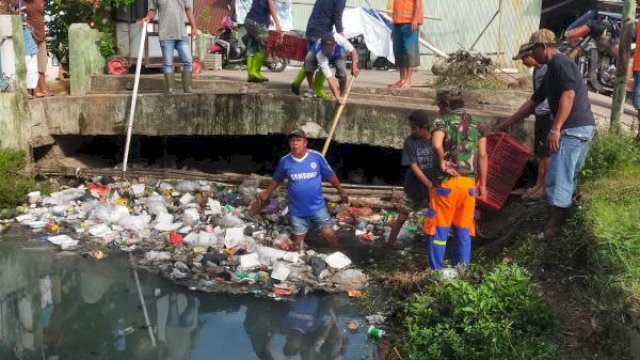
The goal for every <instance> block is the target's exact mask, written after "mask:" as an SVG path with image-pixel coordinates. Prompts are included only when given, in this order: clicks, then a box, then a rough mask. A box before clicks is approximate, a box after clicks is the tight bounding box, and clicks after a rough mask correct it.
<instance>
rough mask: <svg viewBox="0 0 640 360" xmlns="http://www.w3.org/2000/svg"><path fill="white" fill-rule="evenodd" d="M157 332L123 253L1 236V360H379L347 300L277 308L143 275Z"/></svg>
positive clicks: (310, 299)
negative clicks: (69, 251)
mask: <svg viewBox="0 0 640 360" xmlns="http://www.w3.org/2000/svg"><path fill="white" fill-rule="evenodd" d="M139 275H140V281H141V291H142V295H143V298H144V302H145V306H146V307H147V310H148V312H149V318H150V322H151V329H152V333H153V336H154V337H155V340H157V346H156V347H155V348H154V347H153V346H152V341H151V339H150V334H149V332H148V329H147V326H146V321H145V319H144V316H143V312H142V310H141V308H142V307H141V304H140V301H139V298H138V289H137V287H136V285H135V282H134V277H133V273H132V271H131V269H130V268H129V267H128V261H127V258H126V257H123V256H112V257H111V258H108V259H105V260H102V261H94V260H90V259H84V258H81V257H79V256H75V255H64V254H62V253H58V252H55V251H51V250H50V249H49V248H48V246H47V245H46V244H44V243H42V242H40V241H39V240H32V241H26V240H24V239H19V241H15V240H14V241H8V240H7V239H4V240H2V239H0V359H36V358H37V359H48V360H55V359H261V360H262V359H361V358H363V357H364V358H375V357H374V356H373V355H372V347H373V345H370V344H369V343H367V340H366V334H365V332H364V329H361V330H360V331H359V332H358V333H355V334H354V333H350V332H346V331H345V329H346V328H347V325H346V324H347V322H348V321H350V320H357V321H358V322H360V323H361V324H362V323H364V319H363V317H362V314H361V313H360V310H359V309H358V308H356V307H354V306H353V304H352V303H351V302H350V301H348V300H347V299H345V298H344V297H328V296H326V297H319V296H306V297H304V296H302V295H301V294H298V295H297V296H296V297H295V301H287V302H274V301H272V300H268V299H256V298H253V297H249V296H244V297H237V296H224V295H215V294H204V293H197V292H190V291H188V290H186V289H184V288H180V287H176V286H173V285H172V284H170V283H168V282H167V281H164V280H162V279H160V278H158V277H156V276H155V275H152V274H147V273H145V272H140V273H139Z"/></svg>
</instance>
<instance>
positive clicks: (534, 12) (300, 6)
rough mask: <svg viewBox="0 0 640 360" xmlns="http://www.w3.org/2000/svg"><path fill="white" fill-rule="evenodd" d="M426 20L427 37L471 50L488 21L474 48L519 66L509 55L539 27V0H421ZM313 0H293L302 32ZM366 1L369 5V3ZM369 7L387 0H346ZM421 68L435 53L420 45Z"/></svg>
mask: <svg viewBox="0 0 640 360" xmlns="http://www.w3.org/2000/svg"><path fill="white" fill-rule="evenodd" d="M424 1H425V5H424V6H425V16H428V17H432V18H437V20H434V19H430V18H428V19H425V22H424V24H423V25H422V27H421V31H422V32H423V33H424V35H425V37H426V39H427V40H428V41H430V42H431V43H433V44H434V45H436V46H437V47H438V48H440V49H442V50H443V51H445V52H453V51H456V50H458V49H460V48H465V49H470V48H471V46H472V45H473V43H474V42H475V40H476V38H478V35H479V34H480V33H481V32H482V30H483V29H484V28H485V26H487V24H489V22H490V20H491V18H492V17H493V16H494V14H496V12H497V11H498V9H501V11H500V12H499V13H498V15H496V17H495V19H494V20H493V22H491V24H490V25H489V26H488V27H487V30H486V32H485V34H484V35H483V36H482V37H481V38H480V40H479V41H478V42H477V44H476V46H475V48H474V50H475V51H481V52H483V53H486V54H488V55H490V56H491V57H492V58H493V59H494V60H496V61H497V62H498V63H499V64H501V65H502V66H503V67H507V68H512V67H520V69H521V70H524V68H521V65H519V64H518V63H517V62H514V61H512V60H511V57H512V56H513V55H514V54H515V53H516V52H517V51H518V48H519V47H520V45H521V44H522V43H524V42H526V41H527V40H528V39H529V35H530V34H531V32H533V31H535V30H537V29H538V27H539V24H540V11H541V7H542V0H424ZM314 2H315V1H314V0H293V24H294V30H299V31H304V30H305V28H306V24H307V21H308V19H309V16H310V14H311V10H312V8H313V3H314ZM368 4H369V5H368ZM356 6H370V7H373V8H374V9H376V10H379V11H385V10H386V8H387V0H372V1H366V0H347V7H356ZM420 52H421V54H422V56H421V60H422V61H421V67H422V68H423V69H430V68H431V65H432V64H433V62H434V60H436V58H435V56H434V55H433V54H432V53H431V52H430V51H429V50H427V49H426V48H424V47H421V49H420Z"/></svg>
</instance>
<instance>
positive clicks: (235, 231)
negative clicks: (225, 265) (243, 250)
mask: <svg viewBox="0 0 640 360" xmlns="http://www.w3.org/2000/svg"><path fill="white" fill-rule="evenodd" d="M242 240H244V229H243V228H241V227H234V228H229V229H227V231H226V232H225V234H224V246H226V247H227V248H228V249H232V248H234V247H236V246H238V245H240V243H241V242H242ZM256 256H257V255H256Z"/></svg>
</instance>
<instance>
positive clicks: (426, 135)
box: [388, 110, 435, 246]
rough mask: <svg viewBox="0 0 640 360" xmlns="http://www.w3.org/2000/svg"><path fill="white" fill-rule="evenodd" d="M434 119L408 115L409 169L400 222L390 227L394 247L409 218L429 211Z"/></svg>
mask: <svg viewBox="0 0 640 360" xmlns="http://www.w3.org/2000/svg"><path fill="white" fill-rule="evenodd" d="M432 126H433V119H432V117H431V115H429V113H428V112H426V111H424V110H415V111H414V112H412V113H411V115H409V128H410V129H411V135H409V136H407V138H406V139H404V146H403V147H402V166H406V167H407V172H406V174H405V176H404V195H403V197H402V201H401V203H400V204H399V205H398V218H397V219H396V221H395V222H394V224H393V225H392V226H391V232H390V233H389V243H388V244H389V246H395V242H396V240H397V239H398V234H399V233H400V229H401V228H402V225H403V224H404V222H405V221H407V218H408V217H409V214H410V213H411V212H414V211H420V210H422V209H428V208H429V191H430V189H431V186H432V185H433V184H432V183H431V179H433V178H434V170H435V168H434V161H433V146H432V145H431V127H432Z"/></svg>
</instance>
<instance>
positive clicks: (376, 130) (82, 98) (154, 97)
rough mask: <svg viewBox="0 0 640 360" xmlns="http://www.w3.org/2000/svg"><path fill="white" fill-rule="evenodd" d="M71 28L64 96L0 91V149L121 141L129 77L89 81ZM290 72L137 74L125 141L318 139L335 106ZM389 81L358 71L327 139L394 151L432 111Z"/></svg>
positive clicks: (521, 128) (523, 134) (502, 97)
mask: <svg viewBox="0 0 640 360" xmlns="http://www.w3.org/2000/svg"><path fill="white" fill-rule="evenodd" d="M75 26H76V25H74V27H75ZM74 27H72V29H71V30H70V35H69V36H70V43H71V45H74V44H75V45H74V46H72V47H71V55H70V57H71V60H72V62H71V64H70V65H71V68H72V78H71V93H72V95H66V96H55V97H48V98H42V99H33V100H28V101H27V100H26V97H25V96H24V95H23V94H22V92H21V91H17V92H14V93H4V94H0V104H1V106H0V135H1V138H0V141H1V146H2V147H14V148H15V147H17V148H23V149H25V150H29V151H33V150H34V149H38V148H42V147H45V146H46V147H47V148H45V149H48V148H49V147H50V148H51V151H58V150H56V148H57V146H56V145H57V144H56V142H57V141H59V140H60V139H61V137H68V136H76V137H86V136H115V137H122V136H124V135H125V134H126V124H127V119H128V111H129V105H130V101H131V89H132V87H133V77H132V76H121V77H116V76H107V75H94V74H95V73H96V72H99V71H100V66H102V64H103V62H100V59H99V58H98V57H97V55H96V51H97V50H96V49H95V42H94V40H95V38H96V37H95V34H93V33H92V31H93V30H90V29H88V28H87V27H86V26H78V27H75V28H74ZM16 38H17V37H16ZM18 43H20V42H19V41H18ZM295 71H297V69H290V70H286V71H285V72H283V73H278V74H274V73H267V75H268V76H269V77H270V78H271V79H272V81H270V82H269V83H263V84H250V83H247V82H245V81H244V80H245V76H246V75H245V73H244V72H242V71H229V70H223V71H218V72H210V73H205V74H202V75H200V76H199V77H197V78H196V79H195V80H194V88H195V93H194V94H182V93H180V92H178V93H176V94H174V95H170V96H167V95H164V94H162V92H161V91H162V86H163V85H162V76H161V75H160V74H152V75H143V77H142V78H141V82H140V95H139V99H138V106H137V109H136V114H135V121H134V125H133V134H134V135H142V136H163V137H167V136H168V137H170V136H231V135H235V136H243V135H247V136H249V135H274V134H286V133H288V132H289V131H291V130H292V129H294V128H304V129H305V130H306V131H307V132H308V134H309V136H310V137H312V138H323V137H326V134H327V132H328V130H329V128H330V126H331V121H332V119H333V116H334V112H335V103H333V102H332V101H328V100H320V99H316V98H304V97H300V96H295V95H292V94H291V93H290V91H289V82H290V81H291V79H292V78H293V76H294V74H295ZM397 76H398V75H397V73H396V72H388V71H363V72H361V75H360V77H359V78H358V79H357V81H356V82H355V85H354V88H353V90H352V94H351V95H350V97H349V104H348V105H347V107H346V109H345V111H344V113H343V116H342V119H341V122H340V124H339V126H338V128H337V131H336V134H335V138H334V140H335V141H336V142H339V143H343V144H356V145H357V144H366V145H372V146H380V147H387V148H395V149H400V148H401V147H402V142H403V139H404V138H405V136H406V135H407V133H408V129H407V126H406V124H407V120H406V119H407V115H408V114H409V113H410V112H411V111H412V110H414V109H425V110H427V111H432V112H434V113H435V110H436V108H435V106H434V105H433V103H434V97H435V91H434V90H433V89H432V88H431V87H430V84H431V83H432V82H433V80H434V79H433V77H432V76H430V75H429V74H428V73H426V72H419V73H417V74H416V75H415V81H414V84H415V85H416V87H415V88H414V89H412V90H410V91H397V90H388V89H387V88H386V85H387V84H388V83H390V82H392V81H393V80H395V79H396V78H397ZM523 76H525V77H526V76H527V75H520V77H523ZM18 88H20V87H19V86H18ZM179 88H180V86H178V89H179ZM528 97H529V92H527V91H526V90H520V91H518V90H506V91H492V90H481V91H470V92H468V93H467V94H466V103H467V107H468V108H469V109H470V110H471V111H472V112H473V113H474V114H477V115H479V116H481V117H483V118H484V119H485V120H486V121H487V122H489V123H492V124H495V123H496V122H498V121H499V120H500V119H501V118H504V117H506V116H508V115H510V114H511V113H513V111H515V110H516V109H517V107H518V106H519V105H520V104H521V103H522V102H524V101H525V100H526V99H527V98H528ZM594 100H595V101H594ZM592 102H594V106H593V109H594V112H595V113H596V116H597V118H598V120H599V123H600V124H601V125H603V126H606V125H607V124H608V116H609V111H610V110H609V109H608V104H609V103H610V100H609V98H607V97H602V96H599V95H596V94H593V96H592ZM626 112H627V116H625V123H626V124H627V126H629V124H631V123H632V121H633V118H634V116H633V115H634V111H633V110H632V109H626ZM529 120H530V121H525V123H524V124H521V125H518V126H516V127H515V128H514V129H513V134H512V135H514V136H515V137H516V138H518V139H520V140H521V141H523V142H525V143H528V144H530V143H531V142H532V138H533V136H532V133H533V126H532V121H531V119H529ZM51 145H53V146H51ZM45 151H47V150H45ZM58 155H63V156H64V154H58Z"/></svg>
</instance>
